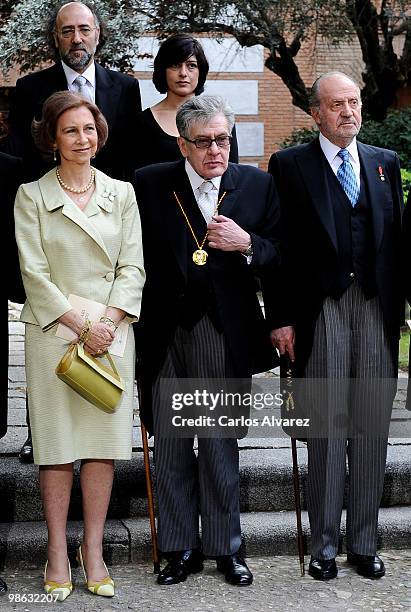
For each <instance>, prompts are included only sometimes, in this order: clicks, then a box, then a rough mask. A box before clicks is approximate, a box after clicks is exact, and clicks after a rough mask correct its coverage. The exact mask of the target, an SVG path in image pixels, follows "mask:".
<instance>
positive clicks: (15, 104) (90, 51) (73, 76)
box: [6, 1, 141, 463]
mask: <svg viewBox="0 0 411 612" xmlns="http://www.w3.org/2000/svg"><path fill="white" fill-rule="evenodd" d="M103 27H104V26H103V24H102V22H101V19H100V17H99V16H98V14H97V12H96V10H95V8H94V7H93V6H91V5H89V4H88V3H87V2H67V1H64V2H62V3H60V4H59V5H58V6H57V7H56V9H55V12H54V14H53V15H52V17H51V18H50V21H49V39H50V45H51V46H52V45H53V44H54V46H55V48H56V51H57V53H58V56H59V59H58V60H57V61H56V63H55V64H54V65H53V66H51V68H46V70H40V71H39V72H34V73H32V74H29V75H27V76H25V77H23V78H21V79H18V81H17V83H16V89H15V94H14V98H13V100H12V104H11V108H10V115H9V124H10V135H9V137H8V139H7V148H6V150H7V152H9V153H11V154H12V155H16V156H19V157H22V158H23V166H24V182H28V181H33V180H37V179H38V178H39V177H40V176H42V175H43V174H44V173H45V172H47V170H49V169H50V166H48V165H47V163H46V162H45V161H44V160H43V158H42V156H41V154H40V152H39V150H38V149H37V148H36V146H35V144H34V142H33V138H32V136H31V123H32V121H33V118H36V119H40V117H41V112H42V108H43V104H44V102H45V100H47V98H48V97H49V96H50V95H51V94H52V93H54V92H56V91H60V90H64V89H69V90H70V91H74V92H77V93H80V94H81V95H83V96H85V97H86V98H88V99H90V100H91V101H93V102H95V103H96V104H97V106H98V107H99V108H100V110H101V112H102V113H103V115H104V116H105V118H106V120H107V123H108V126H109V135H108V139H107V142H106V144H105V146H104V147H103V148H102V150H101V151H100V152H99V153H98V155H97V157H96V159H95V160H94V162H93V165H94V166H96V168H99V169H100V170H102V171H103V172H105V173H106V174H108V175H109V176H112V177H114V178H119V179H130V178H131V172H132V169H133V168H131V167H130V164H131V160H132V158H133V156H132V155H131V148H132V147H135V142H133V141H132V139H131V138H130V132H131V129H132V126H133V125H134V122H135V121H136V117H137V113H138V112H139V111H141V99H140V88H139V85H138V81H137V79H134V78H132V77H130V76H127V75H124V74H121V73H120V72H115V71H113V70H107V69H106V68H103V67H102V66H100V65H99V64H97V63H96V62H95V61H94V55H95V52H96V50H97V47H98V45H99V42H100V36H101V35H102V30H103ZM81 81H83V82H81ZM28 426H29V435H28V438H27V440H26V442H25V443H24V444H23V447H22V449H21V452H20V459H21V460H22V461H24V462H26V463H31V462H32V461H33V445H32V442H31V433H30V425H29V422H28Z"/></svg>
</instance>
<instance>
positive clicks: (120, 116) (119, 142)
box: [7, 62, 141, 180]
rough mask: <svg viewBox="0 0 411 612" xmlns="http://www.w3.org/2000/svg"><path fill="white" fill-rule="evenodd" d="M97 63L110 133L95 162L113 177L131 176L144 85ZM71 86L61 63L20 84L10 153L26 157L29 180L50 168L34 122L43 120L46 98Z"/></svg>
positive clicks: (14, 105)
mask: <svg viewBox="0 0 411 612" xmlns="http://www.w3.org/2000/svg"><path fill="white" fill-rule="evenodd" d="M95 66H96V104H97V106H98V107H99V109H100V110H101V112H102V113H103V115H104V116H105V118H106V120H107V123H108V127H109V136H108V140H107V143H106V144H105V146H104V147H103V149H102V150H101V151H100V153H99V154H98V155H97V157H96V159H95V161H94V162H93V163H94V165H95V166H96V167H97V168H99V169H100V170H102V171H103V172H105V173H106V174H108V175H109V176H111V177H113V178H119V179H123V178H126V179H127V178H131V170H132V169H131V167H130V166H129V164H130V163H131V162H129V160H130V159H131V151H132V150H133V148H134V147H135V146H136V143H135V142H131V138H130V130H131V128H132V126H133V124H134V122H135V121H136V117H137V113H138V112H139V111H141V99H140V88H139V85H138V81H137V79H134V78H133V77H130V76H127V75H125V74H121V73H120V72H115V71H113V70H107V69H106V68H103V67H102V66H99V64H97V63H96V64H95ZM65 89H67V81H66V76H65V74H64V70H63V67H62V65H61V62H58V63H57V64H54V65H53V66H51V68H46V70H40V71H38V72H33V73H32V74H29V75H27V76H25V77H23V78H21V79H18V81H17V83H16V89H15V92H14V96H13V99H12V103H11V108H10V114H9V123H10V127H11V133H10V137H9V139H8V144H7V152H8V153H11V154H12V155H17V156H19V157H22V158H23V160H24V166H25V175H26V179H27V180H37V179H38V178H40V176H42V175H43V174H44V173H45V172H46V171H47V170H49V169H50V166H48V165H47V164H46V163H45V162H44V160H43V159H42V158H41V156H40V153H39V151H38V150H37V148H36V147H35V145H34V143H33V139H32V137H31V122H32V120H33V118H36V119H39V118H40V117H41V111H42V108H43V104H44V102H45V100H46V99H47V98H48V97H49V96H50V95H51V94H53V93H55V92H56V91H62V90H65Z"/></svg>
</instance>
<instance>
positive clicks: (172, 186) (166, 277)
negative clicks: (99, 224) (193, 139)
mask: <svg viewBox="0 0 411 612" xmlns="http://www.w3.org/2000/svg"><path fill="white" fill-rule="evenodd" d="M134 187H135V191H136V196H137V202H138V205H139V208H140V216H141V223H142V234H143V247H144V266H145V269H146V273H147V280H146V284H145V287H144V291H143V302H142V310H141V319H140V322H139V323H138V325H137V326H135V331H136V350H137V354H138V357H139V359H140V366H139V371H138V377H139V380H140V386H141V391H142V398H143V401H142V406H143V419H144V420H145V422H146V424H147V426H148V428H149V429H151V418H150V410H151V384H152V382H153V380H154V379H155V377H156V375H157V373H158V371H159V369H160V367H161V365H162V363H163V361H164V357H165V355H166V349H167V347H168V346H169V345H170V343H171V342H172V340H173V337H174V332H175V329H176V327H177V322H178V318H179V312H180V310H181V307H182V302H183V301H184V296H185V291H186V289H187V263H188V262H187V251H188V246H187V245H189V244H191V242H193V238H192V236H191V234H190V233H189V231H188V229H187V226H186V223H185V221H184V218H183V217H182V213H181V211H180V209H179V207H178V205H177V203H176V200H175V198H174V196H173V191H175V192H176V193H177V194H178V197H179V199H180V201H181V202H182V203H184V202H190V201H191V203H194V205H196V204H195V197H194V194H193V191H192V188H191V185H190V182H189V179H188V177H187V174H186V172H185V168H184V161H180V162H172V163H164V164H156V165H153V166H148V167H146V168H142V169H140V170H138V171H137V172H136V174H135V181H134ZM224 192H227V193H226V197H225V198H224V200H223V202H222V204H221V207H220V209H219V210H220V213H221V214H222V215H225V216H227V217H230V218H232V219H233V220H234V221H235V222H236V223H238V225H240V226H241V227H242V228H243V229H245V230H246V231H247V232H249V233H250V234H251V237H252V243H253V248H254V254H253V258H252V265H248V264H247V260H246V258H245V257H244V256H243V255H242V254H241V253H238V252H233V253H226V252H223V251H219V250H216V249H208V252H209V258H208V261H207V264H206V265H207V266H209V273H210V283H211V286H212V289H213V293H214V296H215V300H216V304H217V306H218V311H219V317H220V320H221V325H222V329H223V333H224V335H225V338H226V340H227V343H228V346H229V349H230V352H231V357H232V361H233V366H234V370H235V374H236V376H238V377H248V376H250V375H251V374H252V373H253V372H261V371H264V370H266V369H269V368H271V367H274V365H275V364H276V360H277V358H276V355H275V352H274V351H273V348H272V346H271V343H270V341H269V330H268V328H267V325H266V322H265V320H264V317H263V315H262V312H261V308H260V306H259V302H258V299H257V296H256V281H255V277H254V274H260V275H261V274H264V271H265V269H266V268H267V267H269V266H271V265H273V264H275V263H277V264H278V262H279V250H278V243H277V239H276V235H277V228H278V220H279V206H278V198H277V192H276V189H275V186H274V181H273V179H272V177H270V176H269V175H268V174H266V173H265V172H262V171H261V170H258V169H256V168H253V167H251V166H239V165H237V164H232V163H230V164H229V166H228V169H227V171H226V172H225V174H224V175H223V177H222V180H221V187H220V194H222V193H224ZM195 248H196V247H195V245H194V243H193V251H194V250H195Z"/></svg>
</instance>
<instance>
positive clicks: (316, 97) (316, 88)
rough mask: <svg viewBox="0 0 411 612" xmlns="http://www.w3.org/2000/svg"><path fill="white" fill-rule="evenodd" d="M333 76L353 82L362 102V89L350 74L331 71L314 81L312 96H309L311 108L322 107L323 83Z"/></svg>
mask: <svg viewBox="0 0 411 612" xmlns="http://www.w3.org/2000/svg"><path fill="white" fill-rule="evenodd" d="M332 76H341V77H345V78H346V79H348V80H349V81H351V82H352V83H353V84H354V85H355V86H356V88H357V89H358V95H359V99H360V101H361V90H360V88H359V86H358V83H356V82H355V81H354V79H353V78H352V77H350V76H348V74H345V73H344V72H340V71H339V70H331V71H330V72H325V73H324V74H322V75H321V76H319V77H318V79H317V80H316V81H314V83H313V85H312V87H311V90H310V95H309V96H308V102H309V104H310V108H318V107H319V106H320V102H321V95H320V89H321V82H322V81H323V80H324V79H328V78H329V77H332Z"/></svg>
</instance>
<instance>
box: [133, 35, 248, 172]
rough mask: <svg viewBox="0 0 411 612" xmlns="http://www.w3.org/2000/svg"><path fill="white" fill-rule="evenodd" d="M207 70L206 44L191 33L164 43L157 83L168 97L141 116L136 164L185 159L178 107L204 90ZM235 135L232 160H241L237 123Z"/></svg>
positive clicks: (157, 66) (158, 60)
mask: <svg viewBox="0 0 411 612" xmlns="http://www.w3.org/2000/svg"><path fill="white" fill-rule="evenodd" d="M207 74H208V61H207V58H206V56H205V54H204V50H203V47H202V46H201V44H200V43H199V42H198V40H196V39H195V38H193V37H192V36H190V35H189V34H174V35H173V36H170V37H169V38H167V40H165V41H164V42H163V43H162V44H161V45H160V48H159V50H158V53H157V55H156V57H155V60H154V72H153V83H154V85H155V88H156V89H157V91H159V92H160V93H165V94H166V97H165V98H164V99H163V100H161V102H158V104H155V105H154V106H152V107H151V108H147V109H146V110H144V111H143V112H142V113H140V114H139V116H138V120H137V135H136V142H139V143H140V145H139V147H136V149H138V150H137V152H136V156H137V158H136V160H135V167H136V168H142V167H144V166H148V165H150V164H158V163H161V162H170V161H178V160H180V159H182V155H181V153H180V149H179V147H178V145H177V137H178V135H179V134H178V130H177V126H176V114H177V110H178V109H179V107H180V106H181V105H182V104H183V102H185V101H186V100H188V99H189V98H191V97H193V96H198V95H199V94H201V93H202V92H203V91H204V83H205V81H206V79H207ZM232 135H233V140H232V142H231V151H230V161H231V162H235V163H238V146H237V138H236V134H235V127H234V129H233V134H232Z"/></svg>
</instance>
